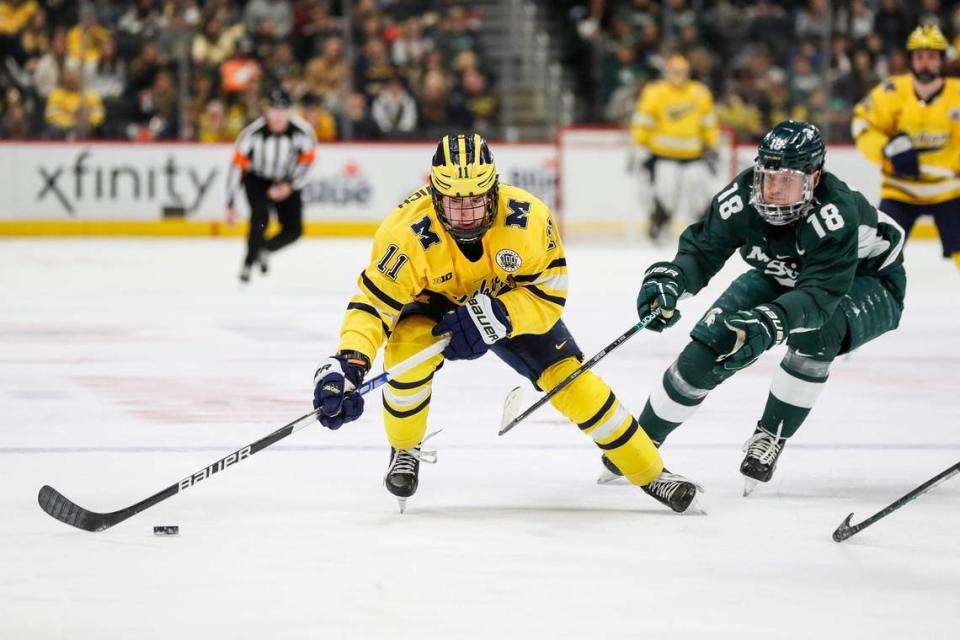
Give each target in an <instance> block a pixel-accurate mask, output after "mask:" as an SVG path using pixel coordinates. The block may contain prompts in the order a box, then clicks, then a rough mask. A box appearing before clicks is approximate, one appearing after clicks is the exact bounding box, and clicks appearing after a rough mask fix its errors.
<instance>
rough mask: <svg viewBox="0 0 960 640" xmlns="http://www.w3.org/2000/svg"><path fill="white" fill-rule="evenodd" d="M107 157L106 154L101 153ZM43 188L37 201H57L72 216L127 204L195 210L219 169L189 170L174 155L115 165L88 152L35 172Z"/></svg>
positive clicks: (86, 150) (40, 168)
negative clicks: (96, 205)
mask: <svg viewBox="0 0 960 640" xmlns="http://www.w3.org/2000/svg"><path fill="white" fill-rule="evenodd" d="M101 155H106V154H101ZM36 170H37V173H38V174H39V175H40V180H41V188H40V191H38V192H37V195H36V199H37V202H43V201H44V200H45V199H46V198H52V199H54V200H56V201H57V202H58V203H59V204H60V206H61V207H63V209H64V210H65V211H66V212H67V213H68V214H70V215H73V214H74V212H75V210H76V208H77V205H78V204H79V203H81V202H89V201H96V202H110V201H117V200H122V199H132V200H134V201H146V202H154V201H155V202H156V203H157V205H158V208H159V207H161V206H164V205H168V206H179V207H184V208H186V210H187V211H196V210H197V209H198V208H199V207H200V205H201V203H202V202H203V199H204V197H205V196H206V195H207V193H208V192H209V191H210V187H211V186H212V185H213V183H214V181H215V180H216V178H217V173H218V172H219V170H218V169H217V168H210V169H207V170H206V173H203V171H201V170H198V169H197V168H196V167H190V166H184V165H182V164H180V163H178V162H177V159H176V158H175V157H174V156H173V155H172V154H170V155H168V156H167V158H166V161H165V162H163V163H162V164H159V165H150V166H144V165H133V164H114V163H113V162H111V161H110V159H109V156H108V155H106V157H104V158H100V157H97V158H94V152H93V151H91V150H90V149H83V150H82V151H80V152H79V153H77V155H76V158H75V159H74V160H73V162H72V163H70V164H60V165H56V166H46V165H43V164H40V165H38V166H37V167H36Z"/></svg>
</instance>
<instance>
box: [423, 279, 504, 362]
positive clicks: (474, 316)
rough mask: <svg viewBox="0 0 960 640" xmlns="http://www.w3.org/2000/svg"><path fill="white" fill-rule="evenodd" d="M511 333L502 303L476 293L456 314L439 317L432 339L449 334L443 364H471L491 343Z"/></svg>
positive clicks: (452, 312) (453, 312)
mask: <svg viewBox="0 0 960 640" xmlns="http://www.w3.org/2000/svg"><path fill="white" fill-rule="evenodd" d="M512 329H513V325H512V324H511V323H510V317H509V316H508V315H507V308H506V307H505V306H503V303H502V302H500V301H499V300H497V299H496V298H491V297H490V296H488V295H486V294H483V293H478V294H477V295H476V296H474V297H473V298H470V299H469V300H467V301H466V302H465V303H464V305H463V306H462V307H457V309H456V311H451V312H450V313H448V314H446V315H445V316H443V317H442V318H441V319H440V322H438V323H437V326H435V327H434V328H433V335H435V336H439V335H443V334H445V333H449V334H450V344H448V345H447V347H446V349H444V350H443V357H445V358H446V359H447V360H472V359H473V358H479V357H480V356H482V355H483V354H485V353H486V352H487V349H489V348H490V345H492V344H493V343H495V342H497V341H498V340H502V339H503V338H506V337H507V336H508V335H509V334H510V331H511V330H512Z"/></svg>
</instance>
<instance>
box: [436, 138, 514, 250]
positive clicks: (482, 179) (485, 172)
mask: <svg viewBox="0 0 960 640" xmlns="http://www.w3.org/2000/svg"><path fill="white" fill-rule="evenodd" d="M430 184H431V186H432V187H433V188H432V192H433V207H434V209H435V210H436V212H437V217H438V218H439V219H440V223H441V224H443V226H444V228H445V229H446V230H447V231H448V232H449V233H450V235H452V236H453V237H454V238H456V239H457V240H458V241H459V242H477V241H479V240H480V239H481V238H482V237H483V234H484V233H485V232H486V230H487V229H489V228H490V225H492V224H493V220H494V217H495V216H496V213H497V200H498V198H497V196H498V192H499V190H498V184H499V182H498V180H497V167H496V165H495V164H494V162H493V154H491V153H490V148H489V147H488V146H487V143H486V141H485V140H484V139H483V138H481V137H480V136H479V135H478V134H476V133H474V134H472V135H462V134H461V135H455V136H443V139H441V140H440V144H438V145H437V151H436V153H434V155H433V167H432V169H431V172H430Z"/></svg>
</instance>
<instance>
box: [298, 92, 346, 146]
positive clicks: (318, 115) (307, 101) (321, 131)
mask: <svg viewBox="0 0 960 640" xmlns="http://www.w3.org/2000/svg"><path fill="white" fill-rule="evenodd" d="M301 107H302V108H301V110H300V115H301V117H302V118H303V119H304V120H306V121H307V123H309V124H310V126H311V127H312V128H313V133H314V135H316V136H317V142H333V141H334V140H336V139H337V122H336V120H335V119H334V117H333V114H332V113H330V112H329V111H328V110H327V109H325V108H324V106H323V100H321V99H320V98H319V97H317V96H315V95H313V94H310V93H308V94H307V95H305V96H303V100H302V101H301Z"/></svg>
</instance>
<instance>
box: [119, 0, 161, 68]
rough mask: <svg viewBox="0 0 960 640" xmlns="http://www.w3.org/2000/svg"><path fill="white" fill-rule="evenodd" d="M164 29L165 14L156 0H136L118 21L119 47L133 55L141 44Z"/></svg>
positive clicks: (123, 51)
mask: <svg viewBox="0 0 960 640" xmlns="http://www.w3.org/2000/svg"><path fill="white" fill-rule="evenodd" d="M162 30H163V15H162V14H161V13H160V9H159V3H158V2H156V1H155V0H136V3H135V4H134V5H133V6H132V7H130V8H129V9H127V12H126V13H124V14H123V15H122V16H121V17H120V20H119V21H118V22H117V31H118V33H117V48H118V49H120V51H121V52H122V53H123V55H133V54H134V53H135V52H136V51H137V50H138V49H139V48H140V46H141V45H142V44H143V43H144V42H147V41H149V40H153V39H155V38H156V37H157V36H158V35H160V32H161V31H162Z"/></svg>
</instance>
